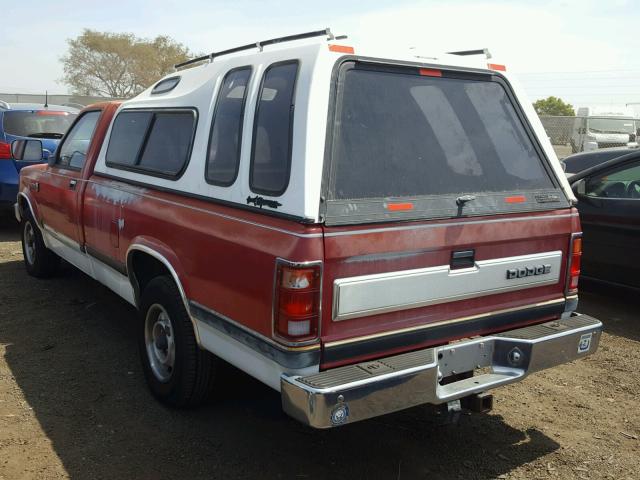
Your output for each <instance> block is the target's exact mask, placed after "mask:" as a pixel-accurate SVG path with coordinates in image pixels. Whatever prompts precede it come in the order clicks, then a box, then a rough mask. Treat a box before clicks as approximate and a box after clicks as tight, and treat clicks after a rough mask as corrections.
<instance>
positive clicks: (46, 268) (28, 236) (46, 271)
mask: <svg viewBox="0 0 640 480" xmlns="http://www.w3.org/2000/svg"><path fill="white" fill-rule="evenodd" d="M20 237H21V240H22V255H23V257H24V265H25V267H26V269H27V273H28V274H29V275H31V276H33V277H37V278H49V277H52V276H53V275H54V274H55V273H56V272H57V271H58V268H59V266H60V257H58V256H57V255H56V254H55V253H53V252H52V251H51V250H49V249H48V248H47V247H46V246H45V244H44V240H43V239H42V233H41V232H40V228H39V227H38V225H37V224H36V222H35V220H34V219H33V217H32V216H31V213H26V214H25V215H24V216H23V217H22V222H20Z"/></svg>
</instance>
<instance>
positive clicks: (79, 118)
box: [49, 108, 104, 172]
mask: <svg viewBox="0 0 640 480" xmlns="http://www.w3.org/2000/svg"><path fill="white" fill-rule="evenodd" d="M95 112H99V113H100V115H98V120H97V121H96V125H95V127H93V132H92V133H91V141H90V142H89V147H88V148H87V154H88V153H89V150H90V149H91V145H92V144H93V138H94V134H95V133H96V129H97V128H98V124H99V123H100V119H101V118H102V114H103V113H104V109H102V108H93V109H91V110H85V111H83V112H80V113H79V114H78V116H77V118H76V119H75V120H74V121H73V123H72V124H71V126H69V129H68V130H67V131H66V132H65V134H64V136H63V137H62V138H61V139H60V143H59V144H58V146H57V147H56V153H55V158H56V161H55V162H54V163H52V164H50V165H49V166H50V167H52V168H53V167H55V168H61V169H64V170H73V171H74V172H80V171H81V170H82V169H83V168H84V165H86V164H87V162H86V159H85V163H84V165H83V166H82V167H73V166H71V165H61V164H60V152H61V151H62V145H63V144H64V142H66V141H67V138H68V137H69V135H70V134H71V132H72V131H73V129H74V128H75V126H76V124H77V123H78V122H79V121H80V120H81V119H82V118H84V117H85V116H86V115H87V114H88V113H95Z"/></svg>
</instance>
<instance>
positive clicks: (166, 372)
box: [144, 303, 176, 383]
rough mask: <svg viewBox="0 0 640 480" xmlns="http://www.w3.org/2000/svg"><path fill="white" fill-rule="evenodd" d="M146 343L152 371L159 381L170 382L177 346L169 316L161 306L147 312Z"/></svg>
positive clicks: (156, 305)
mask: <svg viewBox="0 0 640 480" xmlns="http://www.w3.org/2000/svg"><path fill="white" fill-rule="evenodd" d="M144 341H145V347H146V350H147V358H148V359H149V365H150V366H151V371H152V372H153V374H154V375H155V377H156V378H157V379H158V380H159V381H161V382H163V383H166V382H168V381H169V380H170V379H171V375H172V374H173V368H174V364H175V358H176V346H175V337H174V334H173V327H172V326H171V320H170V319H169V314H168V313H167V311H166V310H165V309H164V307H163V306H162V305H160V304H157V303H155V304H153V305H152V306H151V307H150V308H149V310H148V311H147V316H146V318H145V322H144Z"/></svg>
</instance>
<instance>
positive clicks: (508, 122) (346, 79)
mask: <svg viewBox="0 0 640 480" xmlns="http://www.w3.org/2000/svg"><path fill="white" fill-rule="evenodd" d="M334 94H335V111H334V113H333V125H332V126H331V127H330V128H329V143H330V148H329V150H328V152H329V156H330V158H329V161H328V162H327V164H328V165H329V169H328V172H327V176H328V178H326V179H325V187H326V190H325V192H326V197H327V202H326V212H325V215H326V219H325V221H326V222H327V223H328V224H331V223H333V224H340V223H363V222H372V221H384V220H388V219H419V218H435V217H454V216H461V215H465V216H466V215H485V214H490V213H508V212H513V211H522V210H540V209H548V208H558V207H561V206H568V201H567V199H566V197H565V195H564V193H562V191H561V190H560V189H559V188H558V185H557V181H556V179H555V177H554V176H553V174H552V172H551V169H550V167H549V165H548V161H547V159H546V157H545V156H544V154H543V152H542V150H541V148H540V146H539V145H538V144H537V143H536V140H535V137H534V135H533V134H532V132H531V129H530V127H529V126H528V125H527V123H526V120H525V117H524V115H523V114H522V112H521V111H520V108H519V106H518V104H517V102H516V101H515V98H514V97H513V95H512V94H511V92H510V89H509V86H508V84H507V82H506V81H504V80H503V79H501V78H500V77H499V76H497V75H493V74H490V73H480V72H462V71H459V72H458V71H445V70H435V69H421V68H417V67H400V66H381V65H378V64H368V63H364V62H353V61H350V62H347V63H344V64H342V65H341V66H340V68H339V72H338V79H337V87H336V91H335V93H334ZM460 197H465V198H467V199H468V198H471V200H466V201H465V202H461V201H460ZM461 203H462V205H461ZM461 207H462V208H461Z"/></svg>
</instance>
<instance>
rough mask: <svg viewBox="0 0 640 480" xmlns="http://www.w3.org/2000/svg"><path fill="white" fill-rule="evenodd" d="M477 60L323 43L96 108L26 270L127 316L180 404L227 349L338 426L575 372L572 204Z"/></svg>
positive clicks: (62, 162) (48, 206) (68, 147)
mask: <svg viewBox="0 0 640 480" xmlns="http://www.w3.org/2000/svg"><path fill="white" fill-rule="evenodd" d="M470 57H471V56H469V55H465V52H458V53H457V54H441V55H440V54H438V55H433V56H432V57H430V58H429V60H428V62H425V59H424V58H423V56H419V57H418V56H416V55H415V53H412V52H411V51H407V52H391V53H389V52H381V51H377V50H376V49H370V48H368V47H367V46H366V45H362V46H360V45H351V44H348V43H346V42H345V41H344V40H338V39H336V38H335V37H334V36H333V34H331V32H330V31H329V30H326V31H325V30H323V31H318V32H310V33H308V34H302V35H295V36H292V37H285V38H280V39H272V40H267V41H263V42H257V43H255V44H250V45H247V46H244V47H238V48H236V49H231V50H229V51H225V52H214V53H212V54H210V55H208V56H205V57H202V58H198V59H195V60H194V62H193V63H194V64H195V63H199V65H198V66H192V65H180V66H178V70H177V71H176V72H175V73H173V74H171V75H168V76H167V77H165V78H164V79H161V80H159V81H158V82H157V83H156V84H154V85H152V86H151V87H150V88H149V89H148V90H146V91H145V92H143V93H142V94H140V95H139V96H138V97H136V98H134V99H132V100H128V101H126V102H123V103H122V104H115V103H109V104H101V105H96V106H92V107H88V108H87V109H85V110H84V111H83V112H82V113H81V115H80V116H79V118H78V120H77V121H76V123H75V124H74V126H72V128H71V130H70V131H69V133H68V134H67V136H66V137H65V139H63V141H62V144H61V146H60V148H59V149H58V152H57V154H56V156H55V158H53V159H50V161H49V164H48V165H44V166H39V167H30V168H26V169H24V170H23V172H22V175H21V184H20V192H19V195H18V202H17V204H16V215H17V217H18V218H19V219H20V220H21V222H22V226H23V229H22V231H23V248H24V252H25V264H26V267H27V270H28V271H29V273H31V274H32V275H34V276H50V275H52V274H54V273H55V267H56V263H57V259H58V258H59V257H62V258H64V259H65V260H67V261H69V262H70V263H72V264H74V265H75V266H77V267H78V268H80V269H81V270H83V271H85V272H86V273H88V274H89V275H91V276H92V277H93V278H95V279H96V280H98V281H100V282H102V283H103V284H105V285H107V286H108V287H109V288H111V289H112V290H113V291H114V292H116V293H117V294H119V295H120V296H121V297H122V298H124V299H125V300H126V301H128V302H130V303H131V304H133V305H135V306H136V307H137V308H138V309H139V311H140V320H139V327H138V341H139V345H140V350H141V354H142V355H141V357H142V362H143V367H144V371H145V376H146V379H147V382H148V384H149V387H150V389H151V391H152V392H153V394H154V395H155V396H156V397H157V398H158V399H159V400H160V401H162V402H164V403H166V404H169V405H173V406H190V405H195V404H198V403H201V402H202V401H204V399H206V398H207V395H208V393H209V392H211V390H212V389H215V388H224V386H218V385H216V382H215V364H216V361H217V360H218V359H223V360H225V361H227V362H229V363H231V364H233V365H235V366H236V367H238V368H239V369H241V370H243V371H245V372H246V373H248V374H249V375H252V376H253V377H255V378H257V379H258V380H260V381H262V382H263V383H265V384H266V385H269V386H270V387H272V388H273V389H275V390H277V391H279V392H280V393H281V395H282V405H283V409H284V410H285V411H286V412H287V413H288V414H289V415H291V416H292V417H294V418H296V419H298V420H300V421H301V422H303V423H305V424H308V425H311V426H313V427H316V428H330V427H335V426H339V425H343V424H346V423H351V422H354V421H358V420H364V419H366V418H371V417H374V416H377V415H382V414H385V413H389V412H392V411H396V410H399V409H403V408H408V407H410V406H414V405H417V404H421V403H432V404H451V405H456V404H460V401H462V400H474V399H475V400H477V399H479V398H481V397H480V396H482V395H486V392H488V391H489V390H491V389H493V388H495V387H498V386H500V385H505V384H508V383H512V382H515V381H519V380H521V379H522V378H524V377H525V376H526V375H528V374H530V373H533V372H536V371H538V370H541V369H544V368H549V367H552V366H555V365H559V364H561V363H564V362H567V361H571V360H574V359H576V358H582V357H584V356H586V355H588V354H590V353H592V352H593V351H595V349H596V348H597V346H598V341H599V336H600V331H601V329H602V324H601V322H600V321H599V320H597V319H594V318H591V317H587V316H584V315H579V314H576V313H575V309H576V306H577V302H578V297H577V286H578V285H577V284H578V277H579V273H580V254H581V231H580V220H579V217H578V213H577V211H576V209H575V208H574V207H573V205H572V202H573V201H574V197H573V193H572V192H571V189H570V188H569V186H568V184H567V181H566V178H565V177H564V175H563V172H562V169H561V168H560V165H559V163H558V160H557V158H556V157H555V155H554V153H553V149H552V147H551V145H550V143H549V141H548V140H547V139H546V136H545V134H544V130H543V128H542V125H541V124H540V122H539V120H538V118H537V116H536V114H535V111H534V110H533V107H532V106H531V104H530V102H528V101H526V99H525V97H524V96H523V94H522V92H521V90H520V88H519V87H518V86H517V83H516V82H515V81H514V79H513V78H512V77H511V76H510V75H509V74H507V72H506V71H505V69H504V67H502V66H500V65H494V64H487V63H486V60H484V61H479V60H478V59H477V58H475V56H474V58H470ZM189 63H192V62H189ZM184 67H191V68H184ZM78 142H80V143H78ZM74 145H82V147H76V146H74ZM31 147H32V146H29V145H17V146H16V150H17V154H20V152H27V151H28V150H30V149H31ZM36 147H37V145H36ZM35 150H36V151H37V148H36V149H35Z"/></svg>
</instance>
